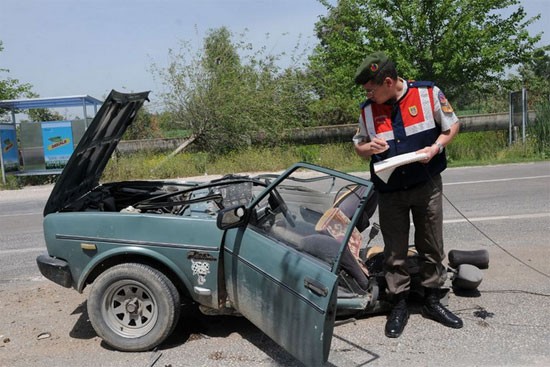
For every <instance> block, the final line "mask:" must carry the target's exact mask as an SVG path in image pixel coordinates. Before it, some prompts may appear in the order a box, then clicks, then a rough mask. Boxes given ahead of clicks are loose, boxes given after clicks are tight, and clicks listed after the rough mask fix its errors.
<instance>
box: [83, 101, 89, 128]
mask: <svg viewBox="0 0 550 367" xmlns="http://www.w3.org/2000/svg"><path fill="white" fill-rule="evenodd" d="M82 109H83V110H84V130H88V116H87V115H86V99H84V98H82Z"/></svg>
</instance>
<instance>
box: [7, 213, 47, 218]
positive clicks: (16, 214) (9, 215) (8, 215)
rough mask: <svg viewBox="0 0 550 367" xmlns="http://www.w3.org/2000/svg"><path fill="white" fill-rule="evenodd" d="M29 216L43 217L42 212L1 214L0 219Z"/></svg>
mask: <svg viewBox="0 0 550 367" xmlns="http://www.w3.org/2000/svg"><path fill="white" fill-rule="evenodd" d="M28 215H42V212H31V213H15V214H13V213H12V214H0V218H1V217H25V216H28Z"/></svg>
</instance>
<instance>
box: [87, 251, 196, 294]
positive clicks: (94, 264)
mask: <svg viewBox="0 0 550 367" xmlns="http://www.w3.org/2000/svg"><path fill="white" fill-rule="evenodd" d="M118 256H124V257H126V258H127V257H128V256H138V257H140V258H147V259H153V260H154V261H156V262H159V263H161V264H163V265H164V266H166V267H167V268H168V269H170V271H172V272H173V273H174V274H175V275H176V276H177V277H178V278H179V280H181V282H182V283H183V284H184V285H185V288H186V289H187V291H188V292H189V293H190V294H191V292H190V291H191V290H192V289H193V285H192V284H191V282H190V280H189V278H188V276H187V275H186V274H185V272H184V271H182V269H181V268H180V267H179V266H178V265H177V264H176V263H175V262H174V261H173V260H171V259H170V258H169V257H168V256H164V255H163V254H159V253H158V252H157V251H154V250H151V249H148V248H145V247H141V246H124V247H118V248H113V249H110V250H108V251H105V252H102V253H101V254H98V255H97V256H95V257H94V258H93V259H92V260H91V261H90V262H89V263H88V264H87V265H86V267H84V269H82V272H81V273H80V277H79V279H78V281H77V284H76V289H77V291H78V292H81V293H82V291H83V290H84V287H85V286H86V284H87V280H88V279H89V277H90V275H91V274H93V273H94V272H95V271H96V270H97V269H98V267H100V266H102V265H103V264H105V263H108V262H109V260H111V259H113V258H115V257H118ZM117 263H118V262H117ZM107 269H108V267H106V268H105V269H103V270H101V271H100V272H99V274H100V273H102V272H104V271H105V270H107Z"/></svg>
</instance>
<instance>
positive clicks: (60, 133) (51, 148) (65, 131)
mask: <svg viewBox="0 0 550 367" xmlns="http://www.w3.org/2000/svg"><path fill="white" fill-rule="evenodd" d="M42 142H43V144H44V161H45V163H46V169H59V168H63V167H65V165H66V164H67V161H68V160H69V157H70V156H71V154H72V153H73V150H74V146H73V130H72V127H71V122H70V121H52V122H43V123H42Z"/></svg>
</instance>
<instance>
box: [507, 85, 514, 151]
mask: <svg viewBox="0 0 550 367" xmlns="http://www.w3.org/2000/svg"><path fill="white" fill-rule="evenodd" d="M512 96H513V92H510V97H509V99H508V103H509V108H508V110H509V115H510V116H509V120H510V122H509V124H508V145H512V125H513V119H514V107H513V98H512Z"/></svg>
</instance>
